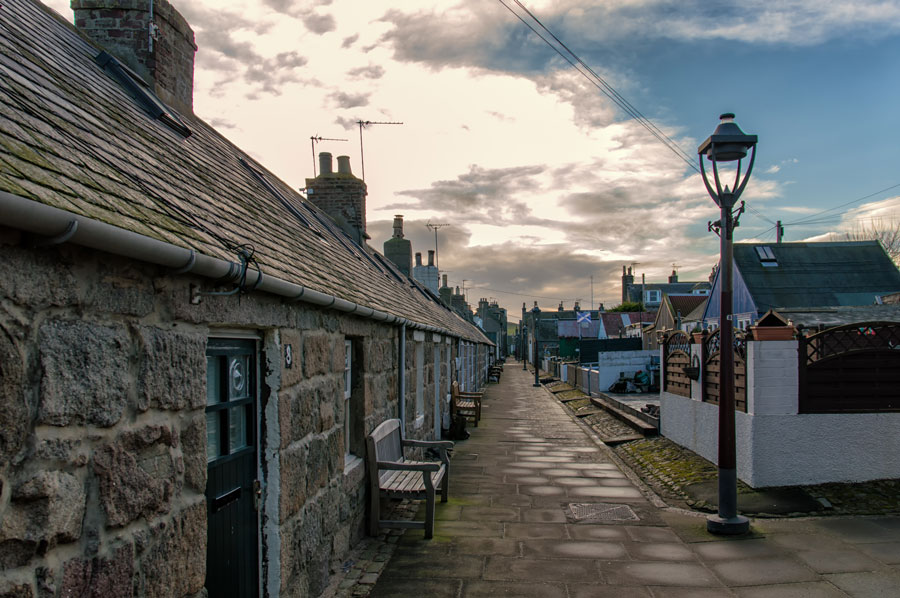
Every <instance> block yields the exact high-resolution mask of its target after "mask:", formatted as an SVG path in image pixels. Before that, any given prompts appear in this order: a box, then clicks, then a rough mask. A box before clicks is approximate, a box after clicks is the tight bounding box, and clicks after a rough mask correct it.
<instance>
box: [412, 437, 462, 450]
mask: <svg viewBox="0 0 900 598" xmlns="http://www.w3.org/2000/svg"><path fill="white" fill-rule="evenodd" d="M400 444H401V445H402V446H417V447H422V448H436V449H442V448H443V449H452V448H453V442H451V441H449V440H406V439H404V440H401V441H400Z"/></svg>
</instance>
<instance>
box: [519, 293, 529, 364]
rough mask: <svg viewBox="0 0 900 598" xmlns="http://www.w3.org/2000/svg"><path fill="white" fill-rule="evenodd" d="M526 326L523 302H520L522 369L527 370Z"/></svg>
mask: <svg viewBox="0 0 900 598" xmlns="http://www.w3.org/2000/svg"><path fill="white" fill-rule="evenodd" d="M527 330H528V327H527V326H526V325H525V303H524V302H523V303H522V330H521V335H520V336H521V337H522V371H523V372H524V371H527V370H528V333H527Z"/></svg>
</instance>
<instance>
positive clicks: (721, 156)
mask: <svg viewBox="0 0 900 598" xmlns="http://www.w3.org/2000/svg"><path fill="white" fill-rule="evenodd" d="M756 141H757V137H756V135H747V134H745V133H744V132H743V131H742V130H741V128H740V127H739V126H738V125H737V123H736V122H734V114H732V113H730V112H727V113H725V114H722V115H721V116H719V126H718V127H716V130H715V131H714V132H713V134H712V135H710V136H709V137H708V138H707V139H706V141H704V142H703V143H701V144H700V147H699V148H697V153H698V154H701V155H703V154H706V157H707V158H708V159H709V160H710V161H711V162H733V161H734V160H740V159H741V158H745V157H746V156H747V152H748V151H750V149H751V148H752V147H753V146H754V145H756Z"/></svg>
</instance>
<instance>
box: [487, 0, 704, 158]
mask: <svg viewBox="0 0 900 598" xmlns="http://www.w3.org/2000/svg"><path fill="white" fill-rule="evenodd" d="M498 1H499V2H500V4H502V5H503V7H504V8H506V10H508V11H509V12H510V13H512V14H513V15H514V16H515V17H516V18H517V19H519V20H520V21H521V22H522V23H523V24H524V25H525V26H526V27H528V28H529V29H530V30H531V31H532V32H533V33H534V34H535V35H537V36H538V37H539V38H540V39H541V40H542V41H543V42H544V43H545V44H547V45H548V46H549V47H550V48H551V49H553V51H555V52H556V53H557V54H559V55H560V56H561V57H562V58H563V59H564V60H565V61H566V62H568V63H569V64H570V65H571V66H572V67H573V68H574V69H575V70H576V71H578V72H579V73H580V74H581V75H582V76H583V77H585V78H586V79H587V80H588V82H590V83H591V84H592V85H594V87H596V88H597V89H599V90H600V92H601V93H603V94H604V95H605V96H606V97H608V98H609V99H610V100H612V102H613V103H615V104H616V105H617V106H618V107H619V108H621V109H622V110H623V111H624V112H626V113H627V114H628V115H629V116H631V117H632V118H633V119H635V120H636V121H637V122H638V124H640V125H641V126H642V127H644V128H645V129H646V130H647V131H648V132H649V133H650V134H651V135H653V137H655V138H656V139H657V140H658V141H659V142H660V143H662V144H663V145H665V146H666V147H667V148H669V149H670V150H671V151H672V152H673V153H674V154H675V155H676V156H678V158H679V159H681V160H682V161H684V162H685V163H686V164H687V165H688V166H689V167H690V168H692V169H693V170H694V171H695V172H698V173H699V172H700V170H699V168H698V167H697V165H696V164H694V160H693V157H691V156H690V155H689V154H688V153H687V152H685V151H684V150H682V149H681V148H680V147H679V146H678V145H677V144H676V143H675V142H674V141H673V140H672V139H671V138H670V137H669V136H668V135H666V134H665V133H663V132H662V131H661V130H660V129H659V128H658V127H657V126H656V125H654V124H653V123H652V122H651V121H650V120H649V119H647V118H646V117H645V116H644V115H643V114H642V113H641V112H640V111H639V110H638V109H637V108H635V107H634V106H633V105H632V104H631V103H630V102H629V101H628V100H626V99H625V98H624V97H623V96H622V95H621V94H620V93H619V92H618V91H616V90H615V88H613V87H612V86H611V85H610V84H609V83H607V82H606V81H605V80H604V79H603V78H602V77H600V75H598V74H597V73H596V72H595V71H594V70H593V69H592V68H591V67H590V66H588V65H587V64H586V63H585V62H584V61H583V60H582V59H581V58H580V57H579V56H578V55H577V54H575V53H574V52H572V50H570V49H569V48H568V46H566V45H565V44H564V43H563V42H562V41H561V40H560V39H559V38H558V37H557V36H556V35H555V34H553V32H552V31H550V29H548V28H547V27H546V26H545V25H544V24H543V23H542V22H541V21H540V19H538V18H537V17H536V16H534V14H533V13H532V12H531V11H530V10H528V8H527V7H525V5H524V4H522V2H521V1H520V0H513V1H514V2H515V3H516V4H517V5H518V6H519V7H520V8H521V9H522V10H524V11H525V12H526V13H527V14H528V15H529V17H531V18H532V19H533V20H534V21H535V22H536V23H537V24H538V26H540V27H541V29H543V30H544V31H546V32H547V33H548V34H549V35H550V36H551V37H552V38H553V39H554V40H556V42H557V43H558V44H559V45H560V46H561V47H562V48H564V49H565V50H566V52H568V53H569V55H571V58H570V57H569V56H567V55H566V54H564V53H563V52H562V51H561V50H560V49H559V48H558V47H556V46H555V45H554V44H552V43H551V42H550V40H548V39H547V38H546V37H544V36H543V35H541V33H540V32H539V31H537V29H535V28H534V27H533V26H532V25H531V23H529V22H528V21H526V20H525V19H524V18H523V17H522V16H521V15H520V14H518V13H517V12H516V11H515V10H513V8H512V7H510V6H509V5H507V4H506V2H505V1H504V0H498ZM579 65H581V67H582V68H583V69H584V70H582V68H579ZM585 71H587V72H585Z"/></svg>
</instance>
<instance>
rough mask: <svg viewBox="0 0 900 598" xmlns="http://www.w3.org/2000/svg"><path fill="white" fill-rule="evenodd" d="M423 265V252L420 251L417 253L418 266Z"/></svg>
mask: <svg viewBox="0 0 900 598" xmlns="http://www.w3.org/2000/svg"><path fill="white" fill-rule="evenodd" d="M421 265H422V253H421V252H418V253H416V267H419V266H421Z"/></svg>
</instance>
